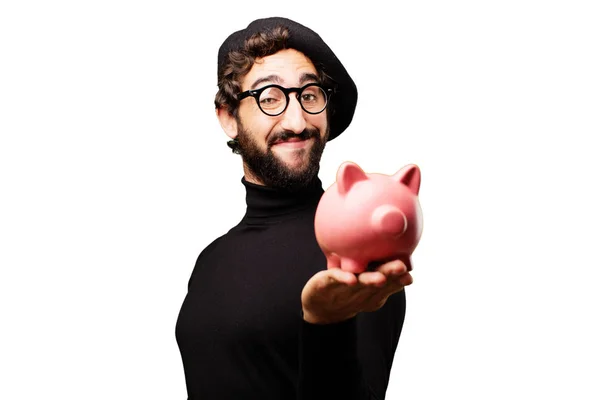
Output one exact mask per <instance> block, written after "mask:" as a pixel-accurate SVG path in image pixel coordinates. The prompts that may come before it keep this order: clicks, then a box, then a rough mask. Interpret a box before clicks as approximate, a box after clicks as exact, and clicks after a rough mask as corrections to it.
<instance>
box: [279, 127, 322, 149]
mask: <svg viewBox="0 0 600 400" xmlns="http://www.w3.org/2000/svg"><path fill="white" fill-rule="evenodd" d="M289 138H298V139H300V140H307V139H312V138H317V139H319V140H320V139H321V135H319V130H318V129H305V130H303V131H302V132H300V133H294V132H291V131H282V132H277V133H274V134H272V135H271V136H270V137H269V142H268V144H269V146H271V145H273V144H274V143H275V142H277V141H279V140H282V141H285V140H288V139H289Z"/></svg>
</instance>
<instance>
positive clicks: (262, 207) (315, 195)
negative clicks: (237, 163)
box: [242, 176, 324, 223]
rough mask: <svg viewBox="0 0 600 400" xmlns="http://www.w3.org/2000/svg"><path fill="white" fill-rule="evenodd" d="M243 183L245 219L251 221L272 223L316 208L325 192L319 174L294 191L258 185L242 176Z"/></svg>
mask: <svg viewBox="0 0 600 400" xmlns="http://www.w3.org/2000/svg"><path fill="white" fill-rule="evenodd" d="M242 184H243V185H244V186H245V188H246V207H247V208H246V214H245V215H244V219H243V220H244V221H246V222H250V223H272V222H275V221H277V220H281V219H285V218H286V217H289V216H292V215H293V214H294V213H295V212H297V211H300V210H303V209H305V208H308V207H314V208H316V206H317V204H318V203H319V200H320V199H321V196H322V195H323V192H324V191H323V186H322V183H321V180H320V179H319V178H318V177H317V176H315V178H314V179H313V181H312V182H311V183H310V185H309V186H307V187H306V188H304V189H302V190H299V191H294V192H292V191H288V190H285V189H278V188H272V187H268V186H262V185H257V184H255V183H251V182H248V181H247V180H246V178H242Z"/></svg>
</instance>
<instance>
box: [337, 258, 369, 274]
mask: <svg viewBox="0 0 600 400" xmlns="http://www.w3.org/2000/svg"><path fill="white" fill-rule="evenodd" d="M342 269H343V270H344V271H348V272H352V273H353V274H360V273H361V272H364V271H365V270H366V269H367V264H366V263H363V262H359V261H356V260H353V259H350V258H342Z"/></svg>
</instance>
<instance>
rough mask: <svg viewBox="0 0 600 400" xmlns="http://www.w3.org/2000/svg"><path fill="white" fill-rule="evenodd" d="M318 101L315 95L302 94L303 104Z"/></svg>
mask: <svg viewBox="0 0 600 400" xmlns="http://www.w3.org/2000/svg"><path fill="white" fill-rule="evenodd" d="M316 100H317V96H315V95H314V94H313V93H303V94H302V102H303V103H310V102H312V101H316Z"/></svg>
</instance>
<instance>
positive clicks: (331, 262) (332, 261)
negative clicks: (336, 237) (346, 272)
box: [326, 253, 341, 269]
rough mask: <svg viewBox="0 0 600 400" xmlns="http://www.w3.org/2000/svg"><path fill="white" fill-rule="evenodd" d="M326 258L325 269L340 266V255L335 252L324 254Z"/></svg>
mask: <svg viewBox="0 0 600 400" xmlns="http://www.w3.org/2000/svg"><path fill="white" fill-rule="evenodd" d="M326 258H327V269H331V268H340V267H341V265H340V257H339V256H338V255H337V254H335V253H331V254H328V255H326Z"/></svg>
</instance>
